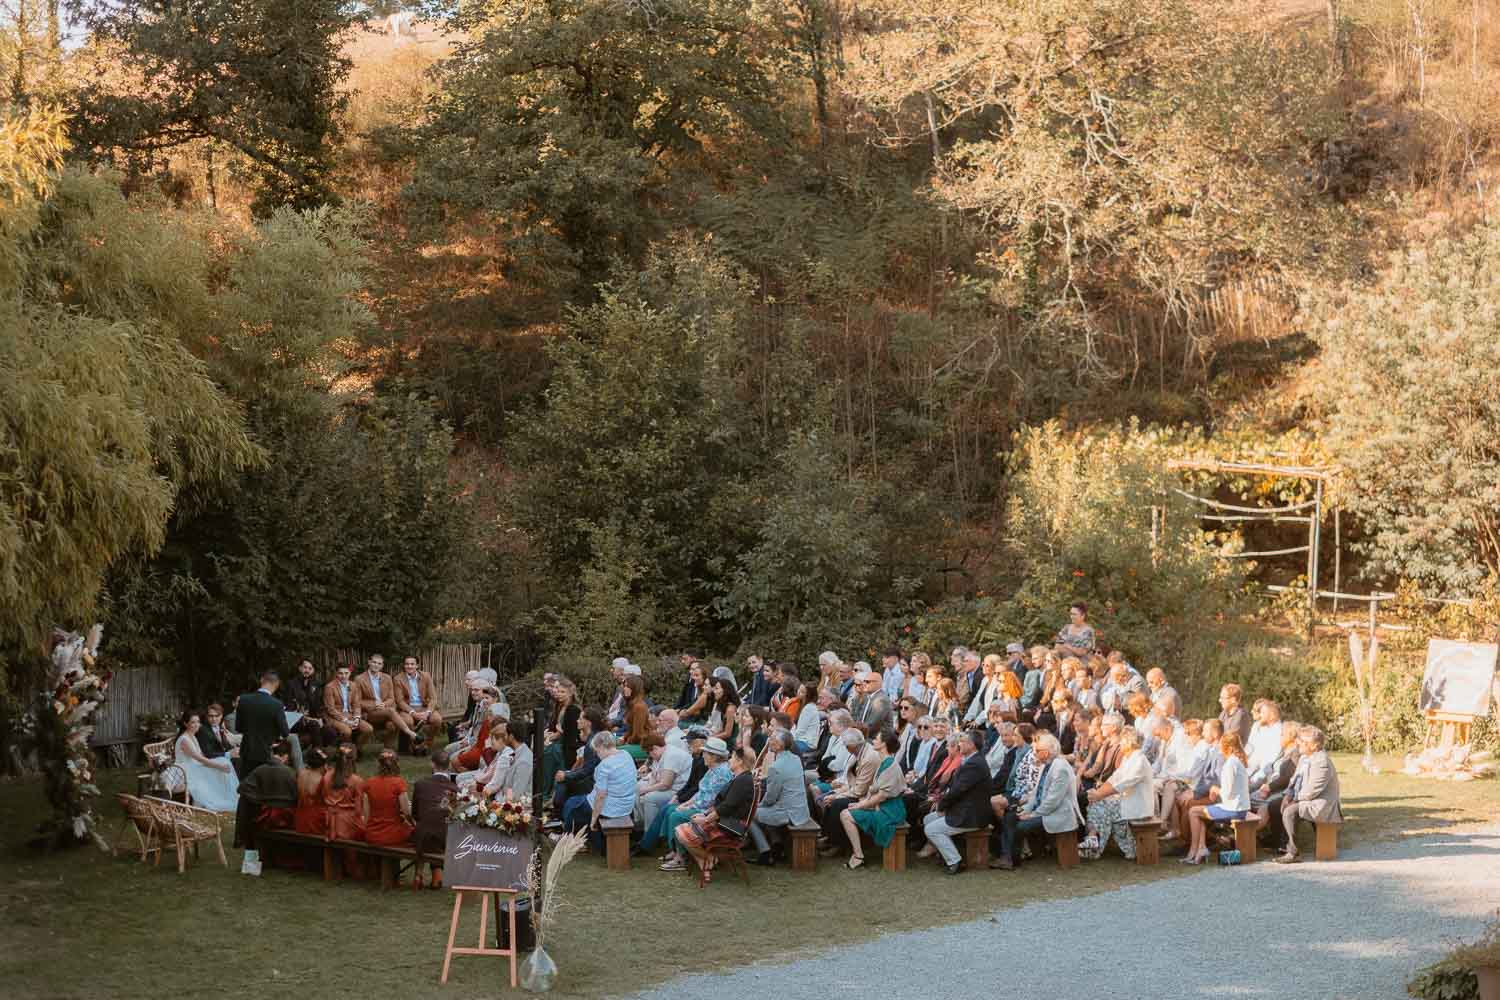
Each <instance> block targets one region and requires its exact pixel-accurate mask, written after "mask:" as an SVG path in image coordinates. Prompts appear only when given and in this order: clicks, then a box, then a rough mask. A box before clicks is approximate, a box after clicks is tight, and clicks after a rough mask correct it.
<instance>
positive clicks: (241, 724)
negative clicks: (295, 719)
mask: <svg viewBox="0 0 1500 1000" xmlns="http://www.w3.org/2000/svg"><path fill="white" fill-rule="evenodd" d="M280 685H281V677H280V676H279V675H278V674H277V673H276V671H274V670H266V671H264V672H263V673H262V674H261V675H260V689H259V690H257V691H252V692H251V693H250V694H246V695H241V696H240V703H239V706H238V707H237V708H236V709H235V715H234V721H235V728H236V729H238V730H239V731H240V736H241V737H242V738H243V739H242V741H241V743H240V755H239V757H238V758H237V759H236V760H235V762H234V764H235V767H236V768H237V769H238V770H239V776H240V780H241V781H243V780H245V778H246V777H247V776H248V775H249V774H250V772H251V771H254V770H255V769H256V768H257V767H259V766H260V765H262V764H268V763H270V762H271V747H272V746H273V745H275V743H276V742H277V741H278V740H284V739H286V738H287V728H286V707H285V706H284V705H282V704H281V702H280V701H279V700H278V699H277V698H276V689H277V688H278V687H280Z"/></svg>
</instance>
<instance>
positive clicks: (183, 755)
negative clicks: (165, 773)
mask: <svg viewBox="0 0 1500 1000" xmlns="http://www.w3.org/2000/svg"><path fill="white" fill-rule="evenodd" d="M201 726H202V722H200V721H199V719H198V713H197V712H190V713H188V715H187V717H186V718H185V719H184V720H183V724H182V734H181V735H180V736H178V737H177V760H176V762H175V763H176V764H177V766H178V767H180V768H182V771H183V773H184V774H186V775H187V787H188V795H190V796H192V800H193V804H194V805H197V806H202V807H203V808H204V809H211V810H213V811H214V812H234V810H235V807H236V806H237V805H239V798H240V779H239V776H238V775H236V774H235V773H234V761H232V760H230V759H229V758H228V757H212V758H210V757H205V756H203V751H202V750H200V749H199V748H198V729H199V728H200V727H201Z"/></svg>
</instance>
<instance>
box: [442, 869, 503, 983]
mask: <svg viewBox="0 0 1500 1000" xmlns="http://www.w3.org/2000/svg"><path fill="white" fill-rule="evenodd" d="M452 888H453V890H454V891H455V892H456V893H457V895H455V896H454V897H453V921H452V923H450V924H449V925H448V947H447V950H445V951H444V952H443V977H442V979H441V980H440V981H441V982H444V983H446V982H447V981H448V966H449V965H450V964H451V963H452V961H453V956H454V955H492V956H497V957H500V958H509V959H510V987H511V989H515V988H516V983H517V979H516V942H517V938H516V897H517V896H519V895H520V892H519V891H518V890H515V889H491V888H487V887H485V886H477V885H456V886H452ZM466 892H477V893H479V945H478V947H475V948H460V947H457V946H455V945H454V943H453V942H454V940H455V939H456V938H457V937H458V918H459V916H460V915H461V914H462V913H463V906H464V893H466ZM502 895H504V896H509V897H510V906H508V907H501V905H500V902H501V900H500V898H499V897H500V896H502ZM491 896H494V897H496V898H495V919H496V920H499V919H500V912H501V910H502V909H504V910H506V911H508V912H507V913H506V918H507V919H508V920H509V921H510V926H509V930H510V936H509V937H508V938H507V939H506V940H508V941H509V942H510V947H509V948H489V947H486V944H485V942H487V941H488V940H489V930H490V897H491Z"/></svg>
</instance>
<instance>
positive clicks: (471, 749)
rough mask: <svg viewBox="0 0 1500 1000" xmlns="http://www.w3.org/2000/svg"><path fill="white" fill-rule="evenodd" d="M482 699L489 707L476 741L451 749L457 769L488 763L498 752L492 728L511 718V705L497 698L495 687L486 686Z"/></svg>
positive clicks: (475, 738) (469, 768)
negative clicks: (491, 732) (491, 738)
mask: <svg viewBox="0 0 1500 1000" xmlns="http://www.w3.org/2000/svg"><path fill="white" fill-rule="evenodd" d="M482 700H483V703H484V704H485V705H487V706H488V709H487V714H486V716H485V720H484V722H483V723H482V724H481V725H480V727H479V732H477V733H474V734H473V736H474V742H473V743H471V744H469V745H467V746H464V747H461V748H459V749H458V751H457V752H456V753H455V752H453V751H451V750H450V751H449V752H450V753H451V754H452V757H451V759H452V761H453V770H455V771H459V772H462V771H474V770H478V769H479V768H481V767H483V766H484V765H485V764H488V763H489V762H490V761H491V760H492V759H493V758H494V756H495V753H496V752H497V751H496V750H495V748H494V745H493V744H492V743H491V741H490V728H491V727H492V726H493V725H494V724H495V723H496V722H504V721H505V720H506V719H509V718H510V706H509V705H507V704H505V702H503V701H496V700H495V689H494V688H485V690H484V697H483V699H482Z"/></svg>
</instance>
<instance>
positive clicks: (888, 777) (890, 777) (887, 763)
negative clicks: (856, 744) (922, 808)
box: [839, 729, 906, 871]
mask: <svg viewBox="0 0 1500 1000" xmlns="http://www.w3.org/2000/svg"><path fill="white" fill-rule="evenodd" d="M871 742H872V743H873V744H874V745H875V749H876V750H878V751H879V752H880V766H879V767H877V768H876V769H875V780H874V781H873V782H871V783H870V790H869V791H868V792H866V793H865V797H864V798H862V799H860V800H859V801H858V802H855V803H854V804H853V805H851V806H850V807H849V808H848V809H847V810H845V811H844V814H843V815H842V816H840V817H839V821H840V822H841V823H843V824H844V832H845V833H846V834H848V835H849V843H850V845H851V846H852V847H853V848H854V853H853V854H851V855H850V857H849V860H848V861H846V862H845V863H844V867H845V868H848V869H849V870H850V871H853V870H854V869H855V868H859V867H862V866H863V865H864V863H865V848H864V843H863V841H861V840H860V836H859V834H860V831H861V830H863V831H864V832H865V833H868V834H869V835H870V839H871V840H873V841H875V846H876V847H879V848H880V849H881V850H885V848H886V847H888V846H889V845H890V842H891V837H893V836H894V835H895V832H896V827H897V826H899V825H900V824H902V823H905V822H906V805H905V804H904V803H903V802H902V801H901V793H902V792H903V791H905V789H906V777H905V775H903V774H902V773H901V768H900V766H899V765H897V763H896V753H897V751H898V750H900V749H901V738H900V737H898V736H897V735H896V734H895V733H894V732H892V731H891V730H889V729H887V730H885V731H884V732H882V733H881V734H880V735H879V736H876V737H875V738H874V739H873V740H871Z"/></svg>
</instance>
